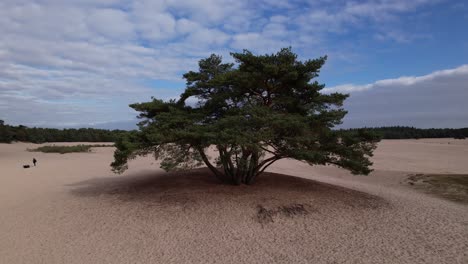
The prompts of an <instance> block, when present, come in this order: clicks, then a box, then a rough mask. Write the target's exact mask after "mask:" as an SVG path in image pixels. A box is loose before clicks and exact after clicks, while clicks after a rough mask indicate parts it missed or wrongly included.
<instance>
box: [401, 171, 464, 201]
mask: <svg viewBox="0 0 468 264" xmlns="http://www.w3.org/2000/svg"><path fill="white" fill-rule="evenodd" d="M407 182H408V184H409V185H411V186H412V187H414V188H417V189H420V190H423V191H425V192H427V193H430V194H434V195H437V196H440V197H443V198H445V199H448V200H451V201H455V202H461V203H466V204H468V174H410V175H409V176H408V180H407Z"/></svg>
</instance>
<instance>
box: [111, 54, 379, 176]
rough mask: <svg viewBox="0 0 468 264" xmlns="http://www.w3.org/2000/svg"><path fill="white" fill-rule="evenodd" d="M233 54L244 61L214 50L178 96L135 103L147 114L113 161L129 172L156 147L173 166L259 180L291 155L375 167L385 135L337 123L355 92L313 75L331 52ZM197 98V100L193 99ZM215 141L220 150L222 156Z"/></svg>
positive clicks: (362, 169) (361, 170) (359, 168)
mask: <svg viewBox="0 0 468 264" xmlns="http://www.w3.org/2000/svg"><path fill="white" fill-rule="evenodd" d="M231 55H232V56H233V57H234V59H235V60H236V65H237V67H234V66H235V65H234V64H230V63H223V62H222V59H221V57H220V56H216V55H211V56H210V57H209V58H207V59H203V60H201V61H200V62H199V71H197V72H193V71H191V72H188V73H186V74H184V78H185V79H186V80H187V88H186V90H185V92H184V93H183V94H182V95H181V97H180V99H179V100H177V101H176V100H170V101H167V102H165V101H162V100H159V99H154V98H153V100H152V101H150V102H146V103H138V104H132V105H130V107H132V108H133V109H135V110H136V111H138V112H140V115H139V118H141V119H142V121H141V122H140V123H139V131H137V132H135V133H132V134H129V135H126V136H125V137H123V138H122V139H121V140H119V141H118V142H117V144H116V146H117V150H116V152H115V161H114V162H113V163H112V167H113V169H114V170H115V171H116V172H122V171H124V170H125V169H127V162H128V160H129V159H132V158H135V157H136V156H139V155H147V154H153V155H154V156H155V158H157V159H161V160H162V163H161V165H162V167H163V168H164V169H166V170H174V169H187V168H192V167H196V166H199V165H200V164H201V163H202V162H204V163H205V164H206V165H207V166H208V168H210V169H211V171H213V173H214V174H215V175H216V176H217V177H218V178H219V179H220V180H223V181H231V182H233V183H235V184H241V183H245V184H250V183H252V182H253V181H254V180H255V179H256V177H257V176H258V175H260V174H261V173H262V172H263V171H264V170H265V169H266V168H267V167H268V166H270V165H271V164H273V163H274V162H276V161H277V160H280V159H284V158H293V159H297V160H301V161H305V162H308V163H309V164H312V165H313V164H335V165H337V166H340V167H343V168H345V169H348V170H350V171H352V172H353V173H356V174H368V173H369V172H370V169H369V166H370V165H371V162H370V161H369V159H368V158H369V156H371V155H372V151H373V150H374V148H375V145H376V142H377V138H376V137H375V136H374V135H373V134H371V133H367V132H366V131H360V132H358V133H355V134H343V133H340V132H339V131H334V130H332V128H333V127H334V126H335V125H338V124H340V123H341V120H342V118H343V117H344V116H345V114H346V111H345V110H344V109H342V105H343V101H344V100H345V99H346V98H347V95H345V94H340V93H333V94H322V93H320V91H321V90H322V89H323V88H324V85H323V84H319V83H318V82H316V81H312V79H314V78H316V77H317V76H318V75H319V72H320V68H321V67H322V65H323V64H324V63H325V60H326V57H322V58H318V59H314V60H307V61H304V62H303V61H298V60H297V55H296V54H294V53H293V52H292V51H291V49H290V48H286V49H282V50H281V51H279V52H278V53H276V54H270V55H261V56H257V55H254V54H252V53H251V52H249V51H247V50H245V51H244V52H242V53H232V54H231ZM192 98H193V99H196V100H197V104H196V105H195V106H193V105H189V104H188V103H187V101H188V99H192ZM210 147H214V148H215V149H216V150H217V153H218V155H217V158H216V159H215V162H216V163H215V164H212V163H211V162H212V160H211V159H210V157H208V155H207V153H209V152H208V149H209V148H210Z"/></svg>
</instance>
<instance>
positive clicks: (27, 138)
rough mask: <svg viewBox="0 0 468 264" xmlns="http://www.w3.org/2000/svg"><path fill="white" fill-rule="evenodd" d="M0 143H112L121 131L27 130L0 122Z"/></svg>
mask: <svg viewBox="0 0 468 264" xmlns="http://www.w3.org/2000/svg"><path fill="white" fill-rule="evenodd" d="M0 121H1V122H0V143H11V142H12V141H22V142H32V143H44V142H114V141H115V140H117V138H118V137H120V136H121V135H122V134H125V133H127V131H123V130H113V131H110V130H105V129H94V128H80V129H54V128H36V127H34V128H29V127H26V126H21V125H20V126H10V125H6V124H4V122H3V120H0Z"/></svg>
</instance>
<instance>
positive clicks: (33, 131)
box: [0, 120, 468, 143]
mask: <svg viewBox="0 0 468 264" xmlns="http://www.w3.org/2000/svg"><path fill="white" fill-rule="evenodd" d="M360 129H364V130H368V131H371V132H373V133H374V134H377V135H378V136H380V138H382V139H418V138H455V139H465V138H467V137H468V128H415V127H407V126H389V127H365V128H351V129H341V131H342V132H343V133H356V132H357V131H358V130H360ZM125 133H129V131H126V130H106V129H95V128H78V129H74V128H71V129H56V128H36V127H34V128H30V127H26V126H22V125H19V126H11V125H6V124H5V123H4V122H3V120H0V143H11V142H14V141H21V142H31V143H45V142H115V141H116V140H117V139H118V138H119V137H120V136H122V135H123V134H125Z"/></svg>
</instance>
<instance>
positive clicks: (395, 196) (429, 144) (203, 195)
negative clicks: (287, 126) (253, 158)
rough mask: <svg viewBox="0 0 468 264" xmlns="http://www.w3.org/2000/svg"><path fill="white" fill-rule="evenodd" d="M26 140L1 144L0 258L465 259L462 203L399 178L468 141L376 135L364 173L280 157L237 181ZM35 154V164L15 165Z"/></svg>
mask: <svg viewBox="0 0 468 264" xmlns="http://www.w3.org/2000/svg"><path fill="white" fill-rule="evenodd" d="M28 147H29V148H31V147H37V145H34V144H23V143H17V144H11V145H7V144H0V234H1V238H0V263H2V264H3V263H468V207H467V206H466V205H461V204H457V203H454V202H450V201H446V200H442V199H440V198H436V197H432V196H429V195H426V194H423V193H421V192H417V191H415V190H413V189H410V188H409V187H407V186H405V185H403V184H401V183H400V182H401V181H402V180H403V179H404V178H405V176H406V175H407V174H408V173H415V172H421V173H465V174H468V141H467V140H449V139H438V140H434V139H430V140H429V139H427V140H426V139H421V140H395V141H383V142H381V143H380V145H379V148H378V150H377V151H376V156H375V158H374V161H375V166H374V168H375V172H374V173H373V174H372V175H370V176H352V175H349V174H348V173H346V172H344V171H342V170H340V169H337V168H334V167H310V166H308V165H306V164H303V163H300V162H297V161H291V160H282V161H280V162H278V163H277V164H275V165H274V166H272V168H271V170H270V171H271V172H275V173H280V174H288V175H294V176H299V177H302V178H296V177H287V176H284V175H279V174H269V175H264V177H262V178H260V179H259V182H258V183H257V184H256V185H254V186H240V187H236V186H226V185H220V184H218V183H217V182H216V180H215V179H214V177H212V176H211V175H209V174H208V173H207V172H206V171H205V170H197V171H193V172H190V173H179V174H176V173H170V174H166V173H164V172H162V171H161V170H160V169H159V168H158V166H157V163H156V162H155V161H154V160H151V158H141V159H138V160H135V161H133V162H132V163H131V164H130V170H129V171H127V172H126V173H125V174H124V175H120V176H118V175H114V174H112V172H110V168H109V163H110V162H111V160H112V152H113V149H112V148H95V149H94V150H93V151H94V152H93V153H74V154H64V155H60V154H44V153H31V152H27V151H26V148H28ZM33 157H36V159H37V160H38V166H37V167H33V168H30V169H23V168H22V165H23V164H26V163H30V164H31V160H32V158H33ZM310 179H312V180H315V181H311V180H310ZM317 181H319V182H317ZM339 186H340V187H339ZM343 187H344V188H343ZM351 189H354V190H356V191H353V190H351ZM294 204H301V205H302V206H304V209H305V210H306V211H307V212H306V213H304V214H299V215H293V216H288V215H287V214H285V213H276V214H275V213H273V214H272V218H271V220H273V222H269V221H266V222H265V221H264V222H262V223H260V222H259V220H258V218H257V211H258V206H259V205H261V206H262V207H263V208H265V209H267V210H276V209H278V208H282V206H290V205H294Z"/></svg>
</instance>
